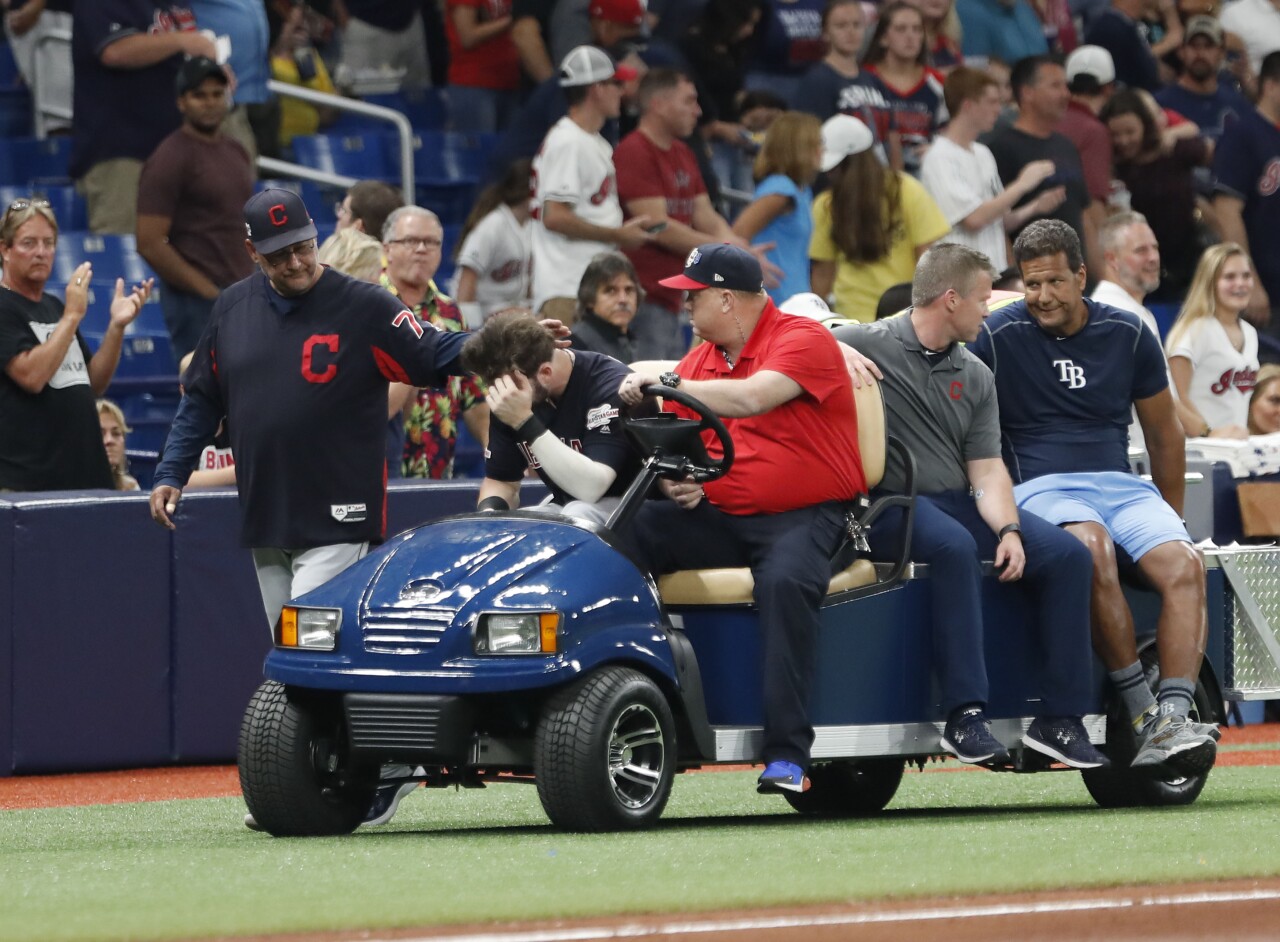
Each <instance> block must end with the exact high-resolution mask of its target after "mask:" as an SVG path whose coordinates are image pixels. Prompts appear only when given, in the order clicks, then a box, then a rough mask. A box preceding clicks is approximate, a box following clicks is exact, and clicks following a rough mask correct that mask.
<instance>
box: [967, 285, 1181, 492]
mask: <svg viewBox="0 0 1280 942" xmlns="http://www.w3.org/2000/svg"><path fill="white" fill-rule="evenodd" d="M1084 304H1085V307H1086V308H1087V309H1088V311H1089V319H1088V321H1087V322H1086V324H1085V326H1084V328H1083V329H1082V330H1081V331H1079V332H1078V333H1076V334H1073V335H1072V336H1070V337H1055V336H1053V335H1052V334H1049V333H1047V332H1045V331H1044V330H1042V329H1041V328H1040V325H1039V324H1037V323H1036V322H1035V320H1034V319H1033V318H1032V317H1031V315H1030V314H1029V313H1028V312H1027V304H1026V302H1025V301H1015V302H1014V303H1013V304H1010V305H1009V306H1007V307H1004V308H1001V309H1000V310H998V311H996V312H995V313H993V314H992V315H991V316H990V317H988V318H987V320H986V322H985V323H984V324H983V325H982V332H981V333H980V334H979V335H978V339H977V340H975V341H974V342H973V343H971V344H969V347H968V348H969V351H970V352H971V353H973V354H974V355H976V356H977V357H978V358H979V359H980V360H982V361H983V362H984V363H986V364H987V366H989V367H991V372H992V373H994V374H995V378H996V401H997V403H998V404H999V407H1000V430H1001V437H1002V440H1003V448H1004V460H1005V463H1006V464H1007V465H1008V466H1009V473H1010V475H1012V477H1013V480H1014V483H1015V484H1021V483H1022V482H1023V481H1029V480H1031V479H1032V478H1037V477H1040V476H1041V475H1043V474H1062V473H1068V472H1079V471H1128V470H1129V422H1130V420H1131V415H1130V411H1129V410H1130V407H1131V406H1132V404H1133V403H1134V402H1136V401H1137V400H1139V399H1146V398H1148V397H1150V396H1154V395H1156V394H1157V393H1159V392H1160V391H1161V390H1162V389H1165V388H1166V387H1167V386H1168V385H1169V381H1168V378H1167V376H1166V374H1165V366H1164V354H1163V352H1162V351H1161V350H1160V343H1159V341H1158V340H1156V338H1155V334H1153V333H1151V331H1149V330H1147V329H1145V328H1144V327H1143V326H1142V321H1140V320H1139V319H1138V316H1137V315H1136V314H1133V313H1131V312H1129V311H1122V310H1120V309H1119V308H1114V307H1111V306H1110V305H1108V304H1102V303H1100V302H1098V301H1092V300H1089V299H1087V298H1086V299H1085V300H1084Z"/></svg>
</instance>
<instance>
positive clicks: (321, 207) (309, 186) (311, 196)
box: [255, 180, 345, 228]
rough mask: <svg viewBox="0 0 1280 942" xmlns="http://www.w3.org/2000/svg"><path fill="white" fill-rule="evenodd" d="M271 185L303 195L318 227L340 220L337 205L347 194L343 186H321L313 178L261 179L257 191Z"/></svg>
mask: <svg viewBox="0 0 1280 942" xmlns="http://www.w3.org/2000/svg"><path fill="white" fill-rule="evenodd" d="M270 187H278V188H280V189H282V190H291V191H292V192H294V193H297V194H298V195H299V196H301V197H302V202H304V203H306V204H307V210H308V211H309V212H310V213H311V218H312V219H313V220H314V221H315V224H316V227H317V228H324V227H325V226H329V227H332V226H333V224H334V223H335V222H337V221H338V215H337V211H336V207H337V204H338V203H340V202H342V198H343V196H344V195H345V191H344V190H343V189H342V188H341V187H331V186H321V185H320V184H318V183H314V182H312V181H311V180H259V181H258V183H257V186H256V187H255V192H260V191H262V190H265V189H268V188H270Z"/></svg>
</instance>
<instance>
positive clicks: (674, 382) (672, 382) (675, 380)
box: [658, 373, 680, 389]
mask: <svg viewBox="0 0 1280 942" xmlns="http://www.w3.org/2000/svg"><path fill="white" fill-rule="evenodd" d="M658 382H660V383H661V384H662V385H663V386H668V387H670V388H671V389H675V388H676V387H677V386H679V385H680V374H679V373H663V374H662V375H661V376H659V377H658Z"/></svg>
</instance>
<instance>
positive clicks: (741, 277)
mask: <svg viewBox="0 0 1280 942" xmlns="http://www.w3.org/2000/svg"><path fill="white" fill-rule="evenodd" d="M658 284H660V285H662V286H663V287H664V288H678V289H679V290H681V291H698V290H700V289H702V288H728V289H729V290H731V291H759V290H761V289H762V288H764V272H762V271H761V270H760V262H759V261H757V259H756V257H755V256H754V255H752V254H751V253H750V252H748V251H747V250H746V249H740V248H738V247H737V246H736V245H729V244H727V243H717V242H709V243H707V244H706V245H700V246H698V247H697V248H696V249H694V250H693V251H692V252H690V253H689V257H688V258H686V259H685V260H684V274H681V275H674V276H672V277H670V278H664V279H662V280H661V281H659V282H658Z"/></svg>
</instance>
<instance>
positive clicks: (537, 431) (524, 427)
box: [515, 415, 547, 445]
mask: <svg viewBox="0 0 1280 942" xmlns="http://www.w3.org/2000/svg"><path fill="white" fill-rule="evenodd" d="M546 430H547V427H546V426H545V425H543V424H542V420H541V419H540V418H538V417H537V416H536V415H531V416H529V418H527V419H525V420H524V421H523V422H521V423H520V427H519V428H518V429H516V430H515V432H516V437H517V438H519V439H520V441H522V442H524V443H525V444H528V445H532V444H533V440H534V439H535V438H537V437H538V436H539V435H541V434H542V433H543V432H545V431H546Z"/></svg>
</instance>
